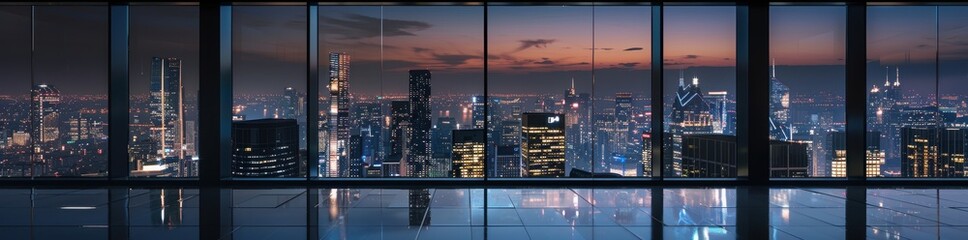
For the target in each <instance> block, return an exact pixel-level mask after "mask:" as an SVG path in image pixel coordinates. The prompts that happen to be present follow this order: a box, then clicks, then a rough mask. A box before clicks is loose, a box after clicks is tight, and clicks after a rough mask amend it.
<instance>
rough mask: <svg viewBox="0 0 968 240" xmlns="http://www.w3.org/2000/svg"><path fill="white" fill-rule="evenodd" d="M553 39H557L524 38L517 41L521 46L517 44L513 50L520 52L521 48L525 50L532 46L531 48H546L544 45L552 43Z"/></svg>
mask: <svg viewBox="0 0 968 240" xmlns="http://www.w3.org/2000/svg"><path fill="white" fill-rule="evenodd" d="M555 41H557V40H555V39H525V40H520V41H518V42H520V43H521V46H518V48H517V49H515V50H514V52H520V51H522V50H525V49H528V48H532V47H533V48H546V47H548V44H552V43H554V42H555Z"/></svg>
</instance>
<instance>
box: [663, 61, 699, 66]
mask: <svg viewBox="0 0 968 240" xmlns="http://www.w3.org/2000/svg"><path fill="white" fill-rule="evenodd" d="M688 64H692V63H691V62H680V61H676V60H673V59H662V65H667V66H675V65H688Z"/></svg>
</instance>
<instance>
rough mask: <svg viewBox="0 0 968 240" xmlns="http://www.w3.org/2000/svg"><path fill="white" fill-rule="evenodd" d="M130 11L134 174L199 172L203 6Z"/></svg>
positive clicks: (186, 174)
mask: <svg viewBox="0 0 968 240" xmlns="http://www.w3.org/2000/svg"><path fill="white" fill-rule="evenodd" d="M130 11H131V13H132V14H131V19H130V21H131V23H130V27H129V31H130V36H131V40H130V42H131V43H130V44H131V48H130V49H129V51H130V56H129V57H130V59H131V61H130V63H129V64H130V76H129V77H130V80H129V81H130V89H129V92H130V95H131V97H130V98H129V99H130V102H129V106H130V116H129V118H128V119H129V124H128V131H129V133H128V135H129V137H130V138H129V139H128V157H129V158H130V159H129V161H128V162H129V165H130V169H131V173H130V176H136V177H141V176H150V177H194V176H198V145H197V143H198V141H197V139H198V103H197V99H198V69H197V66H198V64H197V63H198V34H199V33H198V9H197V8H195V7H161V6H151V7H148V6H136V7H132V8H131V10H130Z"/></svg>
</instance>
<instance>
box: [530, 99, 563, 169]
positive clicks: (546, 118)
mask: <svg viewBox="0 0 968 240" xmlns="http://www.w3.org/2000/svg"><path fill="white" fill-rule="evenodd" d="M521 124H522V125H521V160H522V164H523V166H522V167H523V169H524V173H525V175H526V176H527V177H564V176H565V124H566V123H565V116H564V115H563V114H555V113H524V114H523V116H522V119H521Z"/></svg>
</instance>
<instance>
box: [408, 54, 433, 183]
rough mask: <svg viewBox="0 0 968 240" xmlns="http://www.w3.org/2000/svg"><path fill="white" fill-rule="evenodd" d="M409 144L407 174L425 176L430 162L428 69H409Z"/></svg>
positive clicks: (430, 124)
mask: <svg viewBox="0 0 968 240" xmlns="http://www.w3.org/2000/svg"><path fill="white" fill-rule="evenodd" d="M409 97H410V144H408V145H407V147H408V148H409V150H410V154H409V155H408V156H407V158H408V159H406V161H407V168H406V171H407V176H409V177H427V175H428V174H427V173H428V172H429V170H430V169H429V166H428V163H429V162H430V154H431V152H430V129H431V127H432V126H433V123H432V122H431V120H430V115H431V112H430V71H429V70H410V91H409Z"/></svg>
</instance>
